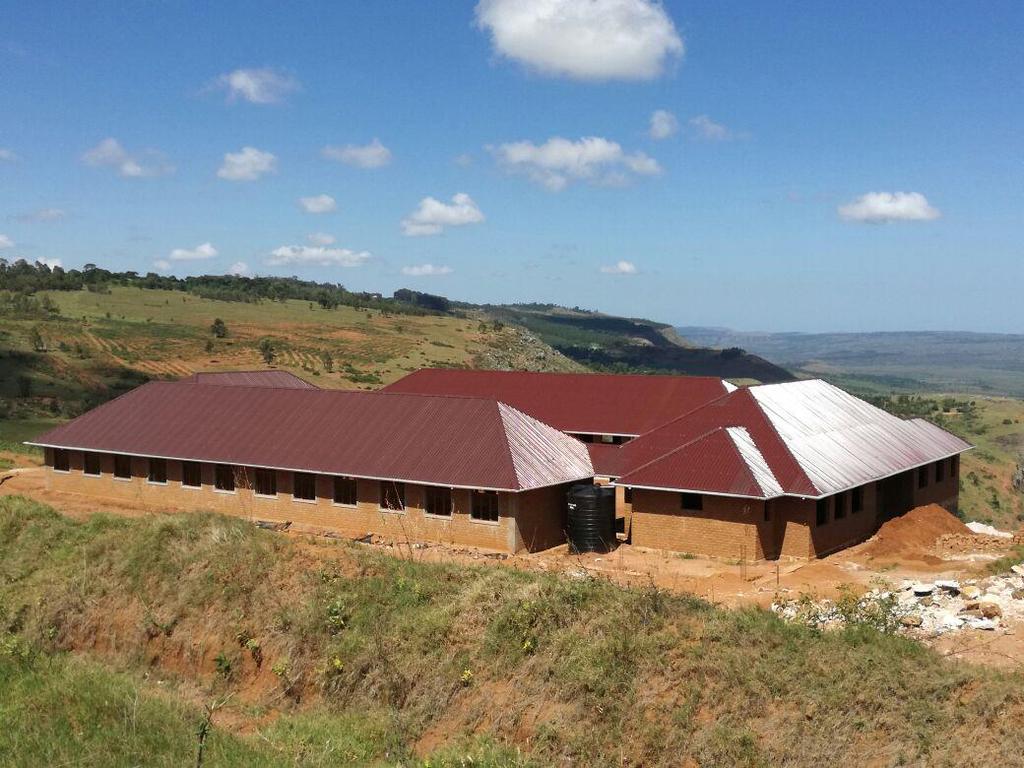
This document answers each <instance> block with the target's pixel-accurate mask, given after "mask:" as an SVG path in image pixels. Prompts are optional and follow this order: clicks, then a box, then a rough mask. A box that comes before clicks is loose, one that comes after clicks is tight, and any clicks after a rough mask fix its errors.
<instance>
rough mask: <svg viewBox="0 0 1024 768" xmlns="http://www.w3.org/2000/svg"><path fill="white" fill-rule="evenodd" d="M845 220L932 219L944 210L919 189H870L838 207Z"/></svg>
mask: <svg viewBox="0 0 1024 768" xmlns="http://www.w3.org/2000/svg"><path fill="white" fill-rule="evenodd" d="M838 212H839V217H840V218H841V219H845V220H846V221H859V222H865V223H868V224H884V223H885V222H888V221H932V220H933V219H937V218H939V216H941V215H942V214H941V213H940V212H939V210H938V209H937V208H933V207H932V206H931V204H930V203H929V202H928V199H927V198H926V197H925V196H924V195H922V194H921V193H920V192H868V193H867V194H866V195H861V196H860V197H858V198H857V199H856V200H854V201H853V202H850V203H847V204H846V205H841V206H839V208H838Z"/></svg>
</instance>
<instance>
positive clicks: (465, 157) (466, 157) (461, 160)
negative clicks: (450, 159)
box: [454, 152, 473, 168]
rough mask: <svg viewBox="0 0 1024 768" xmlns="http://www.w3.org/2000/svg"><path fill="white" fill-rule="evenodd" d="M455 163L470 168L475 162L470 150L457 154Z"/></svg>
mask: <svg viewBox="0 0 1024 768" xmlns="http://www.w3.org/2000/svg"><path fill="white" fill-rule="evenodd" d="M454 162H455V164H456V165H457V166H459V167H460V168H469V166H471V165H472V164H473V156H472V155H471V154H469V152H463V153H462V154H461V155H456V156H455V161H454Z"/></svg>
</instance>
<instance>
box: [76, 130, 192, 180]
mask: <svg viewBox="0 0 1024 768" xmlns="http://www.w3.org/2000/svg"><path fill="white" fill-rule="evenodd" d="M82 162H83V163H85V164H86V165H89V166H92V167H93V168H111V169H113V170H115V171H116V172H117V175H118V176H123V177H124V178H126V179H141V178H147V177H152V176H163V175H165V174H168V173H173V172H174V166H172V165H170V164H169V163H168V162H167V161H166V160H165V159H164V157H163V155H162V154H161V153H160V152H156V151H155V150H145V151H143V152H137V153H130V152H128V150H126V149H125V148H124V147H123V146H121V143H120V142H119V141H118V140H117V139H114V138H106V139H104V140H103V141H101V142H100V143H99V144H97V145H96V146H95V147H93V148H92V149H89V150H86V151H85V152H84V153H83V154H82Z"/></svg>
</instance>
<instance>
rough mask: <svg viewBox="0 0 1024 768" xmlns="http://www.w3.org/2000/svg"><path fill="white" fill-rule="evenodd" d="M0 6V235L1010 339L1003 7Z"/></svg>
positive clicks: (1010, 61)
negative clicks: (999, 335) (994, 333)
mask: <svg viewBox="0 0 1024 768" xmlns="http://www.w3.org/2000/svg"><path fill="white" fill-rule="evenodd" d="M3 15H4V24H3V25H2V27H0V104H2V105H3V108H2V110H0V257H3V258H7V259H14V258H20V257H23V258H26V259H28V260H35V259H47V260H59V261H60V262H61V263H62V264H63V265H64V266H66V267H72V266H81V265H82V264H84V263H86V262H90V261H91V262H95V263H98V264H101V265H103V266H106V267H109V268H117V269H135V270H137V271H140V272H146V271H150V270H154V271H170V272H172V273H174V274H179V275H182V274H189V273H191V274H199V273H223V272H226V271H228V270H231V269H235V270H239V271H241V270H243V269H244V270H247V271H248V272H249V273H253V274H284V275H288V274H295V275H298V276H300V277H306V278H312V279H318V280H331V281H337V282H342V283H344V284H345V285H347V286H349V287H351V288H353V289H357V290H373V291H382V292H390V291H392V290H394V289H395V288H398V287H402V286H408V287H412V288H416V289H419V290H426V291H430V292H435V293H441V294H444V295H448V296H451V297H455V298H460V299H466V300H472V301H493V302H504V301H551V302H557V303H561V304H566V305H570V306H572V305H578V306H582V307H587V308H593V309H599V310H603V311H607V312H612V313H616V314H626V315H637V316H647V317H652V318H655V319H658V320H663V321H666V322H672V323H675V324H680V325H723V326H729V327H733V328H739V329H759V330H803V331H820V330H852V331H858V330H904V329H965V330H989V331H1010V332H1024V323H1022V320H1021V318H1022V317H1024V315H1022V314H1021V312H1020V310H1019V305H1020V295H1021V294H1020V286H1021V284H1022V279H1024V238H1022V237H1021V232H1022V224H1024V130H1022V127H1021V126H1022V125H1024V47H1022V46H1021V44H1020V41H1021V38H1022V33H1024V4H1021V3H1019V2H989V3H984V4H964V3H943V2H926V3H925V2H921V3H915V2H908V3H867V2H862V3H849V4H847V5H846V6H845V7H841V6H840V5H839V4H837V3H827V4H826V3H809V2H804V3H785V2H782V3H759V2H758V3H754V2H749V3H742V2H727V1H723V2H701V3H693V2H689V3H687V2H665V3H664V4H663V5H659V4H652V3H649V2H647V1H646V0H598V1H597V2H593V1H592V0H515V1H514V2H513V0H484V2H481V3H479V4H477V3H474V2H454V1H452V2H442V3H424V2H388V3H366V2H360V3H355V2H352V3H348V2H345V3H341V2H339V3H323V4H312V3H301V2H299V3H289V4H280V3H269V2H268V3H256V2H246V3H231V2H220V3H216V4H194V5H193V4H188V3H184V2H161V3H132V4H128V3H113V2H110V3H103V2H96V3H75V4H72V3H51V2H31V3H30V2H8V3H7V4H6V5H5V12H4V14H3ZM657 111H662V112H665V113H668V115H663V116H662V117H661V118H659V119H658V120H657V121H656V122H657V124H658V127H659V128H660V130H652V115H653V114H654V113H655V112H657ZM374 140H376V142H377V143H374ZM245 148H249V149H248V150H246V149H245ZM232 157H233V159H232ZM304 198H306V199H307V201H306V204H305V206H308V207H309V208H310V209H311V210H314V211H321V212H319V213H315V212H309V211H307V210H306V207H305V206H304V204H303V203H302V202H301V200H302V199H304ZM324 209H328V210H324ZM324 235H327V236H329V237H324ZM431 272H433V273H434V274H429V273H431ZM424 273H428V274H424Z"/></svg>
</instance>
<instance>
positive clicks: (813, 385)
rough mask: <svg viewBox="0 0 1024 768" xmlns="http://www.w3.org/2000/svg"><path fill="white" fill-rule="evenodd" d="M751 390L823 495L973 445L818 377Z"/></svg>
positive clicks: (939, 457)
mask: <svg viewBox="0 0 1024 768" xmlns="http://www.w3.org/2000/svg"><path fill="white" fill-rule="evenodd" d="M750 393H751V394H752V395H753V397H754V398H755V399H756V400H757V403H758V405H760V406H761V409H762V410H763V411H764V413H765V414H766V415H767V416H768V418H769V420H770V421H771V423H772V426H773V427H774V428H775V430H776V432H778V434H779V436H780V437H781V438H782V440H783V442H784V443H785V445H786V448H787V449H788V450H789V451H790V453H792V455H793V456H794V458H796V460H797V462H798V463H799V464H800V467H801V468H802V469H803V470H804V472H805V473H806V475H807V477H808V478H810V480H811V482H812V483H813V484H814V486H815V488H817V490H818V492H819V494H821V495H823V496H825V495H830V494H833V493H838V492H839V491H844V490H846V489H848V488H853V487H856V486H858V485H862V484H864V483H866V482H870V481H872V480H878V479H881V478H884V477H888V476H889V475H894V474H897V473H899V472H904V471H906V470H908V469H912V468H914V467H917V466H921V465H923V464H928V463H930V462H933V461H938V460H939V459H944V458H947V457H949V456H953V455H956V454H958V453H961V452H963V451H966V450H969V449H970V448H971V447H972V446H971V445H970V443H967V442H965V441H963V440H961V439H960V438H958V437H956V436H955V435H952V434H950V433H949V432H946V431H945V430H944V429H941V428H939V427H937V426H935V425H933V424H930V423H928V422H926V421H924V420H923V419H912V420H904V419H900V418H897V417H896V416H893V415H892V414H890V413H887V412H886V411H883V410H882V409H881V408H876V407H875V406H873V405H871V404H870V403H867V402H865V401H864V400H861V399H860V398H858V397H854V396H853V395H851V394H849V393H847V392H844V391H843V390H841V389H839V388H838V387H834V386H832V385H831V384H828V383H827V382H824V381H821V380H817V379H816V380H811V381H797V382H788V383H785V384H766V385H763V386H757V387H751V388H750Z"/></svg>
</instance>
